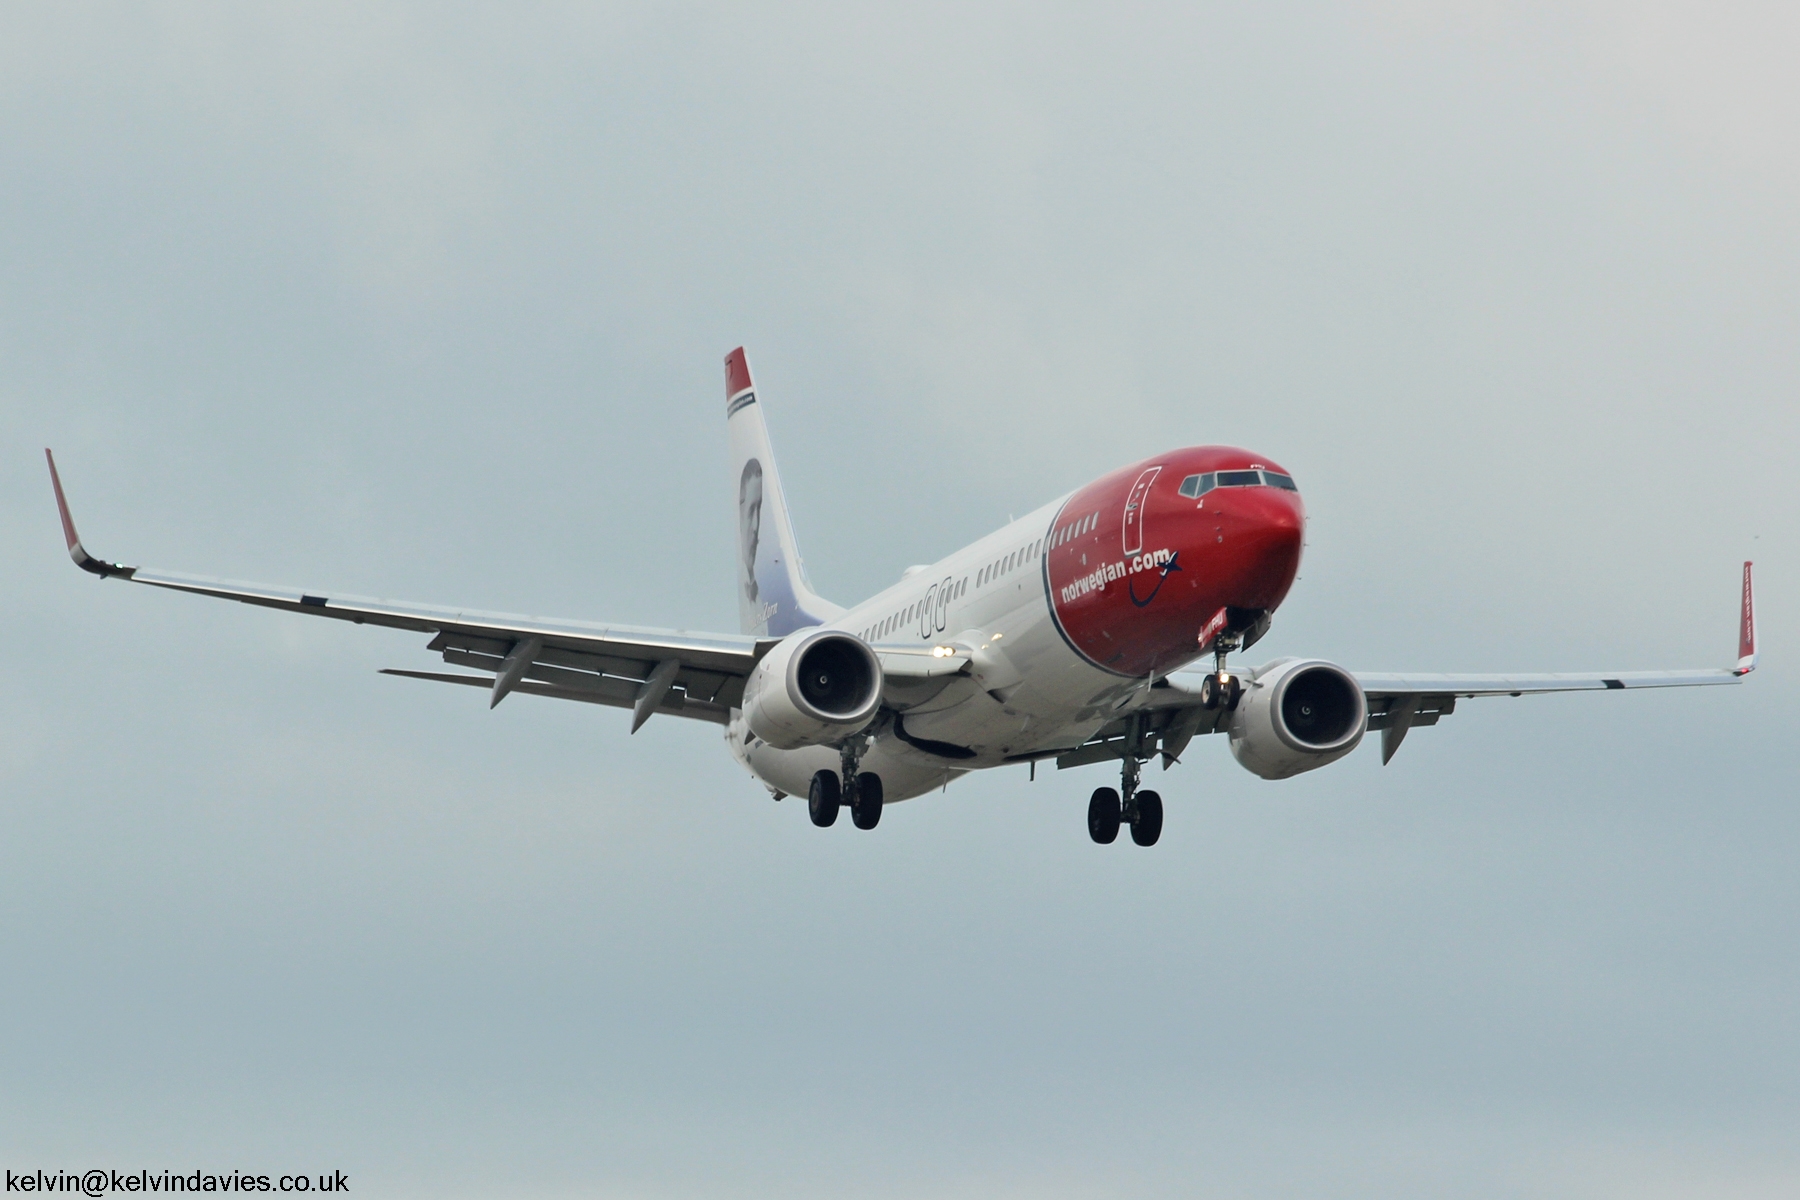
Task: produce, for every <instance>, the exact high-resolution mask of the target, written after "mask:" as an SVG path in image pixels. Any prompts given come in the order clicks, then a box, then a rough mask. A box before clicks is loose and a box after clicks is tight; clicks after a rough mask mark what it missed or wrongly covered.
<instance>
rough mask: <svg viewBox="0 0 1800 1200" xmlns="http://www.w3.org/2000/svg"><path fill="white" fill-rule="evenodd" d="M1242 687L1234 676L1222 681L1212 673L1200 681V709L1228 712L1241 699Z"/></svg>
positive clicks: (1216, 673)
mask: <svg viewBox="0 0 1800 1200" xmlns="http://www.w3.org/2000/svg"><path fill="white" fill-rule="evenodd" d="M1243 696H1244V685H1243V684H1242V683H1241V682H1240V681H1239V680H1238V678H1237V676H1235V675H1227V676H1225V678H1224V679H1223V680H1221V679H1220V677H1219V673H1218V672H1214V673H1213V674H1211V675H1208V676H1207V677H1206V678H1204V679H1202V680H1201V681H1200V707H1201V708H1204V709H1208V710H1217V709H1221V708H1222V709H1224V710H1225V711H1226V712H1230V711H1231V710H1232V709H1234V708H1236V707H1237V706H1238V701H1239V700H1241V699H1243Z"/></svg>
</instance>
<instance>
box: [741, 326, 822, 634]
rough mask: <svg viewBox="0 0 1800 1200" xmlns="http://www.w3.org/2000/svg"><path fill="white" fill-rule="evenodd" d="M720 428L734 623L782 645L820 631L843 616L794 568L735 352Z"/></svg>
mask: <svg viewBox="0 0 1800 1200" xmlns="http://www.w3.org/2000/svg"><path fill="white" fill-rule="evenodd" d="M725 421H726V429H727V431H728V433H729V436H730V442H731V480H732V483H733V485H734V486H735V487H736V488H737V513H738V560H737V569H736V572H735V573H736V577H737V594H738V618H739V621H740V622H741V625H742V628H743V632H745V633H754V634H757V635H759V636H762V637H786V636H787V635H788V634H790V633H792V632H794V630H796V629H804V628H806V627H807V626H808V625H822V624H824V623H825V622H826V621H828V620H830V619H831V618H833V617H835V616H837V615H838V614H839V613H841V612H843V611H844V610H843V609H841V608H839V607H838V606H837V605H835V604H833V603H831V602H830V601H829V600H825V599H822V598H820V597H819V596H817V595H815V594H814V593H813V590H812V588H811V587H810V586H809V585H808V584H807V581H806V569H805V568H804V567H803V566H802V565H801V563H800V547H799V544H798V543H797V542H796V541H795V540H794V525H793V522H792V521H790V520H789V519H788V510H787V498H786V497H785V496H784V495H783V494H782V491H781V475H780V473H779V472H777V471H776V470H775V454H774V451H773V450H771V449H770V447H769V430H768V427H767V426H765V425H764V424H763V414H762V406H761V405H759V404H758V403H757V402H756V389H755V385H754V384H752V383H751V382H750V360H749V359H748V358H746V357H744V348H743V347H742V346H739V347H738V348H737V349H736V350H733V351H732V352H731V353H730V354H727V355H726V356H725Z"/></svg>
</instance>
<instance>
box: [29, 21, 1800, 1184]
mask: <svg viewBox="0 0 1800 1200" xmlns="http://www.w3.org/2000/svg"><path fill="white" fill-rule="evenodd" d="M0 15H3V16H4V24H3V29H0V172H3V176H0V562H4V564H5V570H4V572H3V573H0V601H3V603H4V604H5V607H6V610H7V612H8V614H9V620H8V622H7V628H8V629H9V631H10V634H11V637H10V645H9V660H10V664H11V666H12V674H11V679H12V685H11V686H10V687H8V688H7V689H5V694H4V698H3V699H0V980H3V981H4V986H3V987H0V1160H3V1162H0V1165H4V1166H6V1167H8V1168H10V1169H13V1170H15V1171H16V1170H29V1169H34V1168H43V1169H45V1170H54V1169H59V1168H66V1169H77V1170H79V1169H85V1168H87V1167H90V1166H103V1167H115V1168H134V1169H135V1168H137V1167H140V1166H141V1167H145V1168H148V1169H152V1170H161V1169H163V1168H169V1169H176V1170H182V1171H189V1170H193V1169H195V1168H202V1169H207V1170H220V1171H228V1170H232V1169H241V1170H249V1171H259V1172H263V1171H266V1172H272V1173H280V1172H286V1171H291V1170H292V1171H312V1172H320V1171H329V1170H331V1169H334V1168H335V1169H342V1170H344V1171H346V1172H347V1173H348V1174H349V1176H350V1178H351V1184H352V1194H355V1195H366V1196H397V1197H410V1196H420V1197H424V1196H434V1197H435V1196H452V1197H455V1196H489V1195H520V1196H524V1195H531V1196H540V1195H567V1196H615V1195H616V1196H645V1197H700V1196H784V1197H785V1196H820V1197H827V1196H828V1197H839V1196H844V1195H875V1196H892V1197H912V1196H932V1197H975V1196H983V1197H986V1196H994V1195H1002V1196H1033V1197H1038V1196H1043V1197H1064V1196H1069V1197H1087V1196H1092V1197H1101V1196H1114V1195H1120V1194H1132V1195H1143V1196H1155V1195H1167V1196H1202V1197H1215V1196H1217V1197H1237V1196H1259V1197H1260V1196H1290V1195H1291V1196H1307V1197H1325V1198H1335V1197H1352V1196H1357V1197H1360V1196H1381V1197H1434V1198H1435V1197H1507V1196H1521V1197H1525V1196H1529V1197H1584V1198H1587V1197H1613V1196H1616V1197H1632V1198H1633V1200H1637V1198H1641V1197H1687V1196H1694V1197H1700V1196H1705V1197H1720V1196H1733V1197H1765V1196H1766V1197H1776V1196H1784V1197H1785V1196H1792V1195H1795V1194H1797V1193H1800V1140H1797V1139H1796V1138H1795V1136H1794V1131H1795V1129H1796V1128H1797V1127H1800V1000H1796V996H1800V967H1797V965H1796V958H1795V955H1796V950H1797V947H1800V873H1797V872H1796V867H1795V864H1796V862H1800V806H1797V797H1800V786H1796V783H1797V781H1796V772H1795V768H1794V766H1793V757H1792V745H1793V738H1794V733H1793V731H1794V729H1795V728H1796V726H1797V725H1800V696H1797V694H1796V684H1795V673H1794V670H1793V668H1792V665H1791V663H1792V659H1791V658H1790V657H1789V656H1788V654H1787V651H1786V647H1787V646H1789V645H1791V644H1792V641H1793V639H1792V638H1791V637H1790V636H1789V634H1788V631H1789V630H1791V629H1792V628H1793V626H1794V619H1795V603H1794V596H1795V595H1796V589H1797V587H1800V570H1796V567H1795V561H1796V552H1797V551H1800V535H1797V534H1796V530H1795V514H1796V512H1797V511H1800V504H1797V501H1800V454H1797V450H1800V403H1797V397H1796V381H1797V379H1800V223H1797V222H1796V219H1795V214H1796V212H1800V76H1797V75H1796V73H1795V71H1794V65H1793V64H1794V62H1795V61H1796V57H1797V56H1800V18H1797V17H1796V16H1795V14H1794V9H1793V7H1792V6H1791V5H1777V4H1767V5H1761V6H1757V5H1727V4H1718V3H1712V4H1699V3H1694V4H1685V5H1684V4H1672V3H1661V2H1657V0H1648V2H1645V0H1638V2H1635V3H1629V4H1627V3H1610V4H1609V3H1598V4H1596V3H1579V2H1578V3H1567V2H1564V3H1544V4H1519V5H1509V4H1500V3H1481V2H1470V3H1447V4H1430V3H1423V2H1418V0H1391V2H1389V3H1371V4H1365V5H1351V4H1314V5H1293V4H1272V5H1271V4H1263V5H1241V4H1231V5H1223V4H1220V5H1209V6H1204V7H1200V6H1195V5H1169V6H1166V7H1154V6H1131V7H1125V6H1120V5H1108V6H1104V11H1103V10H1102V6H1099V5H1091V6H1085V7H1043V6H1028V5H1012V6H971V5H968V4H957V5H945V6H941V7H929V6H921V5H917V4H912V5H905V6H893V7H889V8H856V7H846V6H843V5H817V6H811V7H809V6H805V5H800V4H790V5H786V6H782V7H781V8H779V9H776V10H771V11H766V12H762V13H753V12H751V11H749V10H748V9H747V8H746V7H745V6H740V5H724V6H716V7H709V6H706V5H699V4H692V5H644V6H612V7H599V6H566V7H565V6H519V5H511V6H504V7H500V6H489V7H486V8H480V7H472V6H455V7H452V6H448V5H442V4H429V5H427V4H418V5H403V4H390V5H380V6H377V5H370V4H357V5H343V6H328V5H305V6H287V7H283V8H275V7H268V6H263V7H256V6H249V5H243V4H218V5H163V6H160V7H155V8H151V7H143V6H120V5H110V4H93V5H85V4H77V3H72V2H58V3H54V4H50V3H46V4H40V5H24V4H17V3H9V4H6V5H5V6H4V9H3V10H0ZM740 343H742V344H745V345H747V346H748V348H749V352H750V356H751V360H752V363H753V364H754V367H755V369H756V371H757V375H758V382H759V384H760V391H761V393H762V396H763V398H764V400H765V401H766V404H767V414H768V419H769V422H770V426H771V431H772V435H773V437H774V440H775V444H776V446H777V447H778V451H779V454H780V458H781V466H782V470H783V473H784V482H785V484H786V487H787V491H788V494H789V496H790V499H791V502H792V504H793V506H794V510H795V513H794V515H795V522H796V525H797V527H798V531H799V535H800V537H801V540H802V544H803V546H804V548H805V550H806V552H807V562H808V566H809V568H810V573H811V575H812V578H813V581H814V583H815V584H816V585H817V586H818V588H819V590H820V591H821V592H822V593H824V594H825V595H827V596H830V597H832V598H834V599H837V600H840V601H846V602H847V601H853V600H855V599H857V598H859V597H861V596H864V595H867V594H869V593H871V592H873V591H875V590H877V589H878V588H880V587H883V586H885V585H886V584H887V583H889V582H890V581H892V580H893V579H894V578H896V577H897V576H898V574H899V572H900V571H901V570H902V569H903V568H904V567H906V566H907V565H908V564H910V563H916V562H928V561H931V560H932V559H935V558H937V557H939V556H941V555H943V554H945V553H947V552H949V551H951V550H952V549H954V548H955V547H957V546H959V545H961V544H963V543H965V542H967V541H969V540H971V539H973V538H974V537H977V536H979V535H981V534H983V533H985V532H988V531H989V530H991V529H993V528H995V527H996V526H997V525H999V524H1001V523H1003V522H1004V521H1005V520H1006V519H1007V517H1008V515H1009V514H1011V513H1018V512H1024V511H1026V510H1028V509H1029V508H1031V507H1033V506H1035V505H1038V504H1041V503H1043V502H1044V501H1046V500H1048V499H1050V498H1052V497H1053V496H1055V495H1057V494H1059V493H1061V492H1063V491H1065V490H1067V489H1069V488H1072V487H1075V486H1077V485H1079V484H1080V483H1082V482H1084V481H1086V480H1088V479H1090V478H1092V477H1094V476H1097V475H1099V474H1102V473H1104V472H1106V471H1108V470H1111V469H1113V468H1115V467H1117V466H1120V465H1123V464H1125V463H1128V462H1131V461H1134V460H1136V459H1139V458H1142V457H1146V456H1148V455H1151V454H1154V453H1157V452H1158V451H1161V450H1166V449H1169V448H1171V447H1174V446H1180V445H1189V444H1195V443H1203V442H1227V443H1234V444H1241V445H1246V446H1250V447H1254V448H1256V449H1257V450H1258V451H1259V452H1262V453H1264V454H1266V455H1268V456H1269V457H1270V458H1272V459H1274V460H1276V461H1278V462H1280V463H1282V464H1284V465H1285V466H1287V467H1288V468H1289V469H1291V470H1292V471H1293V472H1294V474H1295V476H1296V477H1297V478H1298V480H1299V482H1300V486H1301V488H1302V491H1303V493H1304V495H1305V498H1306V501H1307V505H1308V510H1309V513H1310V515H1311V525H1310V533H1309V546H1308V549H1307V552H1306V559H1305V562H1304V564H1303V566H1302V570H1301V581H1300V583H1299V584H1298V585H1297V586H1296V588H1295V590H1294V593H1293V595H1292V596H1291V598H1290V599H1289V601H1288V602H1287V604H1286V605H1285V606H1284V607H1283V608H1282V609H1281V611H1280V612H1279V614H1278V615H1277V617H1276V619H1275V623H1274V629H1273V632H1272V633H1271V634H1270V635H1269V637H1268V639H1267V640H1266V641H1265V642H1263V643H1262V644H1261V645H1260V646H1259V647H1257V651H1256V654H1255V655H1254V656H1253V657H1259V656H1261V655H1263V654H1264V653H1266V654H1268V655H1270V656H1273V655H1279V654H1308V655H1318V656H1322V657H1327V658H1331V659H1335V660H1337V661H1341V662H1343V663H1344V664H1346V665H1348V666H1350V667H1352V668H1361V669H1370V670H1383V669H1386V670H1401V669H1417V670H1462V671H1486V670H1505V669H1520V670H1554V669H1588V668H1604V669H1617V670H1630V669H1645V668H1653V667H1701V666H1723V665H1727V664H1728V663H1729V662H1730V660H1731V658H1732V657H1733V655H1734V651H1735V647H1734V638H1733V623H1734V616H1735V606H1736V599H1737V572H1738V569H1739V563H1741V562H1742V560H1744V559H1746V558H1755V559H1757V561H1758V563H1759V583H1760V599H1761V614H1760V615H1761V624H1762V631H1763V635H1764V646H1765V655H1764V665H1763V667H1762V668H1761V669H1760V670H1759V671H1758V672H1757V673H1756V675H1755V677H1754V678H1753V679H1752V680H1751V681H1750V682H1749V683H1748V685H1747V686H1745V687H1742V688H1735V689H1719V690H1709V691H1706V692H1702V693H1680V692H1678V693H1664V694H1633V695H1611V694H1608V695H1580V696H1565V697H1544V698H1533V699H1521V700H1506V699H1500V700H1487V701H1472V702H1465V703H1464V704H1463V705H1462V706H1460V707H1459V708H1458V710H1457V712H1456V713H1455V715H1454V716H1453V717H1451V718H1449V719H1448V720H1446V721H1445V722H1444V723H1443V724H1441V725H1439V726H1437V727H1435V728H1432V729H1422V730H1419V731H1417V732H1415V733H1414V734H1413V735H1412V737H1410V738H1409V739H1408V740H1407V743H1406V745H1405V748H1404V749H1403V751H1402V752H1401V753H1400V754H1399V756H1398V757H1397V758H1396V759H1395V761H1394V763H1393V764H1392V765H1391V766H1388V767H1386V768H1383V767H1381V766H1380V760H1379V752H1378V750H1377V748H1376V747H1375V746H1374V745H1373V744H1372V743H1371V744H1369V745H1366V746H1364V747H1363V748H1362V749H1361V750H1359V751H1358V752H1357V753H1356V754H1355V755H1354V756H1352V757H1351V758H1350V759H1348V760H1346V761H1344V762H1342V763H1339V764H1337V765H1335V766H1333V767H1330V768H1328V769H1325V770H1322V771H1319V772H1317V773H1315V774H1311V775H1307V776H1304V777H1302V778H1300V779H1296V780H1291V781H1288V782H1285V783H1279V784H1276V783H1265V782H1263V781H1261V780H1258V779H1256V778H1254V777H1253V776H1251V775H1249V774H1247V773H1245V772H1244V771H1242V770H1240V769H1239V768H1238V767H1237V766H1236V764H1235V763H1234V762H1233V761H1232V759H1231V757H1230V755H1229V753H1228V752H1227V749H1226V746H1225V745H1224V744H1223V740H1222V739H1214V740H1212V741H1210V742H1207V741H1202V742H1199V743H1197V744H1196V745H1195V746H1194V747H1193V748H1192V749H1191V750H1190V751H1189V752H1188V754H1187V756H1186V758H1187V761H1186V762H1185V763H1184V764H1183V765H1181V766H1179V767H1177V768H1176V769H1175V770H1173V771H1172V772H1170V773H1169V774H1167V775H1166V776H1165V775H1162V774H1160V773H1154V776H1153V777H1154V779H1155V781H1156V786H1158V787H1159V788H1160V789H1161V790H1162V792H1163V795H1164V797H1165V803H1166V805H1167V810H1168V817H1167V827H1166V832H1165V833H1164V835H1163V839H1162V842H1161V843H1160V844H1159V845H1158V846H1157V847H1155V849H1153V850H1141V849H1139V848H1137V847H1135V846H1132V845H1130V844H1129V843H1124V842H1122V843H1121V844H1116V845H1113V846H1110V847H1098V846H1094V845H1092V844H1091V843H1090V842H1089V841H1088V839H1087V835H1086V831H1085V826H1084V811H1085V804H1086V797H1087V794H1088V792H1089V791H1090V790H1091V789H1092V788H1093V787H1095V786H1099V785H1101V784H1104V783H1107V782H1109V781H1111V780H1112V779H1113V778H1115V776H1114V773H1112V772H1109V771H1108V770H1107V769H1106V768H1104V767H1091V768H1085V769H1082V770H1078V771H1070V772H1060V773H1059V772H1056V771H1054V770H1045V771H1040V772H1039V773H1038V777H1037V780H1036V781H1035V782H1028V781H1027V777H1026V773H1025V771H1024V770H1022V769H1020V770H1008V771H997V772H992V773H989V774H988V775H986V776H984V777H980V778H973V779H969V780H966V781H964V782H961V783H958V784H956V785H954V786H953V787H951V788H950V789H949V791H948V793H947V794H943V795H936V796H929V797H924V798H921V799H918V800H914V801H910V802H908V803H906V804H903V805H900V806H897V807H895V808H893V809H891V810H890V811H889V812H888V814H887V815H886V817H885V818H884V819H883V821H882V823H881V827H880V829H879V830H877V831H876V832H874V833H872V834H865V833H861V832H859V831H857V830H854V829H851V828H850V827H849V823H848V822H840V823H839V825H838V827H835V828H833V829H830V830H824V831H822V830H817V829H814V828H813V827H812V826H811V825H810V824H809V823H808V821H807V819H806V813H805V809H804V806H803V805H800V804H796V803H795V802H793V801H788V802H784V803H781V804H775V803H771V802H770V800H769V798H768V795H767V793H766V792H764V791H763V789H761V788H760V787H759V786H758V785H756V784H755V783H754V782H753V781H752V780H751V779H749V778H748V777H747V776H745V775H743V774H742V773H741V772H740V771H739V770H738V768H737V767H736V766H735V765H734V764H733V763H732V762H731V760H730V758H729V757H728V755H727V753H726V751H725V748H724V746H723V744H722V742H721V740H720V738H719V736H718V731H717V730H716V729H714V728H713V727H710V726H705V725H699V724H695V723H689V722H678V721H675V720H670V719H659V720H653V721H651V722H650V723H649V724H648V725H647V726H646V727H645V728H644V729H643V730H642V731H641V732H640V733H639V734H637V735H636V736H635V737H631V736H628V735H627V733H626V730H627V722H628V717H627V716H626V715H625V714H623V713H619V712H614V711H610V710H598V709H590V708H587V707H586V706H577V705H559V704H557V703H555V702H552V701H547V700H541V699H538V698H535V697H523V696H521V697H516V698H514V699H512V700H510V701H509V702H507V703H505V704H503V705H501V706H500V707H499V708H498V709H497V710H495V711H493V712H489V711H487V707H486V702H485V698H484V697H483V696H481V695H480V694H479V693H475V692H472V691H468V690H465V689H455V688H440V687H434V686H432V685H429V684H424V683H418V682H414V681H407V680H398V679H392V678H384V677H381V676H378V675H376V674H375V672H376V670H377V669H379V668H381V667H387V666H398V667H410V668H415V669H426V670H429V669H432V667H433V665H434V664H435V663H436V662H437V659H436V657H435V656H434V655H431V654H429V653H428V652H426V650H425V648H424V642H425V640H426V639H424V638H423V637H420V636H417V635H410V634H403V633H399V632H395V631H384V630H373V629H359V628H354V627H348V626H341V625H338V624H336V623H332V622H311V621H307V620H303V619H301V618H297V617H292V616H287V615H283V614H278V613H270V612H266V611H261V610H257V609H251V608H247V607H243V606H238V605H231V604H224V603H219V602H214V601H208V600H203V599H199V598H192V597H183V596H177V595H172V594H162V593H158V592H154V591H151V590H149V589H143V588H132V587H129V586H126V585H123V584H120V583H117V582H105V583H101V582H97V581H95V580H93V579H91V578H89V577H86V576H84V575H82V574H80V573H79V572H77V571H76V570H75V569H74V568H73V567H72V566H71V565H70V564H69V562H68V559H67V557H66V556H65V555H64V554H63V551H62V545H61V540H60V537H59V531H58V529H57V526H56V520H55V514H54V511H53V508H52V503H51V497H50V490H49V485H48V480H47V478H46V475H45V472H44V469H43V461H42V447H44V446H46V445H49V446H54V447H55V449H56V451H57V454H58V456H59V462H60V465H61V466H62V469H63V477H64V481H65V483H66V485H67V486H68V488H69V491H70V496H71V500H72V502H73V504H74V505H75V510H76V516H77V518H78V520H79V521H80V523H81V527H82V532H83V534H84V537H85V540H86V543H87V545H88V546H89V548H90V549H91V550H93V551H94V552H95V553H96V554H100V555H103V556H107V557H110V558H115V559H120V560H123V561H126V562H131V563H143V564H148V565H152V566H156V567H160V568H165V569H170V570H185V571H195V572H200V573H207V574H218V575H226V576H230V577H235V578H243V579H254V580H262V581H266V582H274V583H284V584H292V585H296V586H305V587H307V588H309V589H314V588H317V589H323V590H326V591H327V592H330V591H333V590H339V591H348V592H357V593H364V594H377V595H386V596H394V597H404V598H408V599H416V600H421V601H427V602H438V603H451V604H465V605H472V606H479V607H484V608H492V609H500V610H507V611H518V612H529V613H541V614H548V615H555V616H563V617H575V618H590V619H606V620H616V621H625V622H630V623H636V624H645V625H667V626H681V627H689V628H699V629H725V630H729V629H733V628H734V627H735V624H736V617H735V605H734V601H733V593H732V578H733V575H732V564H733V561H734V559H733V551H732V545H733V543H732V534H733V498H734V494H733V491H732V481H731V480H730V479H729V478H727V465H726V457H725V437H724V433H725V430H724V421H723V413H722V408H721V400H722V382H721V378H722V377H721V367H720V360H721V358H722V357H723V355H724V354H725V353H726V351H728V350H730V349H731V348H732V347H733V346H736V345H738V344H740Z"/></svg>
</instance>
